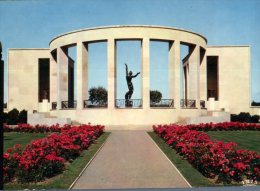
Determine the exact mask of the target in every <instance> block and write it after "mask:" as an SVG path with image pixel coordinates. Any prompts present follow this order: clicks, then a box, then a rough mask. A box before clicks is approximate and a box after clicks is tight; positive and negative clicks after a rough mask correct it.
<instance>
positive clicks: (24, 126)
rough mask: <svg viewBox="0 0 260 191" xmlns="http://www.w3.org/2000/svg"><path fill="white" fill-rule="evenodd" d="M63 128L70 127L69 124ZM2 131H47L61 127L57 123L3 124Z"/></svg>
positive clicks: (58, 129) (59, 129)
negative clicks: (49, 124) (33, 124)
mask: <svg viewBox="0 0 260 191" xmlns="http://www.w3.org/2000/svg"><path fill="white" fill-rule="evenodd" d="M62 128H63V129H68V128H70V125H64V126H63V127H62ZM4 132H20V133H22V132H23V133H47V132H61V127H60V125H59V124H56V125H51V126H47V125H35V126H32V125H30V124H24V123H18V124H17V125H14V126H10V125H6V124H5V125H4Z"/></svg>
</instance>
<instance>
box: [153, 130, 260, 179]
mask: <svg viewBox="0 0 260 191" xmlns="http://www.w3.org/2000/svg"><path fill="white" fill-rule="evenodd" d="M191 127H193V128H194V126H190V125H188V126H178V125H158V126H153V130H154V132H155V133H157V134H158V135H159V136H160V137H161V138H163V139H164V140H165V141H166V143H167V144H168V145H169V146H171V147H172V148H174V149H175V150H176V151H177V153H179V154H180V155H182V156H183V158H184V159H187V160H188V161H189V163H190V164H192V165H193V166H194V167H195V168H196V169H198V170H199V171H200V172H201V173H202V174H203V175H204V176H206V177H208V178H212V179H213V178H216V180H217V182H224V183H231V182H232V181H235V182H241V181H243V180H244V179H250V180H253V181H259V180H260V155H259V154H257V153H256V152H253V151H250V150H244V149H238V148H237V144H236V143H233V142H228V143H224V142H222V141H215V140H214V141H212V140H211V139H210V137H209V136H208V135H207V134H206V133H204V132H200V131H196V130H192V128H191ZM196 128H197V127H196Z"/></svg>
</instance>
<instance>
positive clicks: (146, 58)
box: [141, 38, 150, 109]
mask: <svg viewBox="0 0 260 191" xmlns="http://www.w3.org/2000/svg"><path fill="white" fill-rule="evenodd" d="M141 76H142V82H143V83H142V99H143V108H144V109H149V108H150V39H149V38H144V39H143V40H142V73H141Z"/></svg>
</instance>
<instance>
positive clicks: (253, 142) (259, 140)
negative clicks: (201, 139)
mask: <svg viewBox="0 0 260 191" xmlns="http://www.w3.org/2000/svg"><path fill="white" fill-rule="evenodd" d="M207 134H208V135H209V136H210V137H211V139H217V140H221V141H224V142H235V143H237V144H238V147H239V148H244V149H248V150H252V151H256V152H258V153H260V131H209V132H207Z"/></svg>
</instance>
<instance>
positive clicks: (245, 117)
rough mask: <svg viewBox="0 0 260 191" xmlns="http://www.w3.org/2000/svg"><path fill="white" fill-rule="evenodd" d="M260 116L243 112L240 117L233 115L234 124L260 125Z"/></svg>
mask: <svg viewBox="0 0 260 191" xmlns="http://www.w3.org/2000/svg"><path fill="white" fill-rule="evenodd" d="M259 118H260V116H259V115H252V116H251V115H250V113H246V112H241V113H239V114H238V115H236V114H231V121H232V122H245V123H259Z"/></svg>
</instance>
